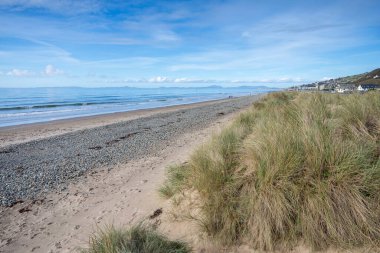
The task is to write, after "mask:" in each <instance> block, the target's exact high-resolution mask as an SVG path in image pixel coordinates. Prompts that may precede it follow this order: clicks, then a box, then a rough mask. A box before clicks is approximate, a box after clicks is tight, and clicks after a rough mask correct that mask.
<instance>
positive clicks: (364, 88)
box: [358, 84, 380, 91]
mask: <svg viewBox="0 0 380 253" xmlns="http://www.w3.org/2000/svg"><path fill="white" fill-rule="evenodd" d="M369 90H380V84H360V85H359V86H358V91H369Z"/></svg>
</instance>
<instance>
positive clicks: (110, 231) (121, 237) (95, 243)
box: [82, 225, 191, 253]
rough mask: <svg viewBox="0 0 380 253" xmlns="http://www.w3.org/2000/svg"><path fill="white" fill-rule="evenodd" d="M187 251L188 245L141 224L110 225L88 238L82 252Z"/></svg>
mask: <svg viewBox="0 0 380 253" xmlns="http://www.w3.org/2000/svg"><path fill="white" fill-rule="evenodd" d="M122 252H123V253H188V252H191V250H190V248H189V246H188V245H187V244H186V243H184V242H180V241H170V240H168V239H167V238H166V237H165V236H163V235H161V234H159V233H158V232H156V231H154V230H153V229H152V228H149V227H145V226H143V225H139V226H135V227H132V228H130V229H128V230H126V229H116V228H114V227H113V226H110V227H108V228H106V229H104V230H99V231H98V233H97V234H95V235H93V236H92V237H91V238H90V246H89V248H88V249H84V250H82V253H122Z"/></svg>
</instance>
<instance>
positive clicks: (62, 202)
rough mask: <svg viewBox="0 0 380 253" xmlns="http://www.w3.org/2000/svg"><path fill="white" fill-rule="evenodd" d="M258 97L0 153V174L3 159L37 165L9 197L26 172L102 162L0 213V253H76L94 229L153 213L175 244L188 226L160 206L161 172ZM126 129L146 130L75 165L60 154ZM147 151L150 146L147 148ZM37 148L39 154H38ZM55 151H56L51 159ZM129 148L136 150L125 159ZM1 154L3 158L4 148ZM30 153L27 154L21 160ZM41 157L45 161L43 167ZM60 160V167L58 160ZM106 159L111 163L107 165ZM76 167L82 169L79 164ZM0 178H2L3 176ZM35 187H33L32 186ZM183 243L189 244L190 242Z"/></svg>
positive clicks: (163, 204) (145, 118) (74, 158)
mask: <svg viewBox="0 0 380 253" xmlns="http://www.w3.org/2000/svg"><path fill="white" fill-rule="evenodd" d="M262 96H264V94H263V95H259V96H250V97H243V98H238V99H229V100H224V101H221V102H208V103H206V104H205V103H202V105H199V104H198V105H189V106H190V107H191V108H184V107H183V106H180V107H176V108H171V111H169V112H162V110H157V111H156V112H155V113H153V115H150V116H146V115H145V114H144V115H145V116H141V115H140V116H141V117H140V118H136V119H133V120H129V121H125V119H124V118H123V121H121V122H118V123H113V124H106V125H104V126H98V127H94V128H88V129H83V130H79V131H72V132H68V133H66V134H62V135H59V136H54V137H47V138H44V139H41V140H34V141H29V142H27V143H21V144H16V145H10V147H12V148H15V149H18V150H15V153H14V155H15V156H13V157H12V153H10V154H4V153H3V154H1V153H0V158H1V159H0V161H3V162H2V164H0V167H3V169H4V168H5V167H7V166H5V164H4V161H5V160H4V157H8V158H7V159H8V162H10V164H14V165H15V164H16V163H15V160H14V159H18V157H19V158H20V160H19V161H16V162H25V161H33V165H35V166H40V165H43V167H41V168H40V169H39V168H37V170H36V171H34V172H33V171H32V170H33V169H34V168H33V167H30V168H29V167H25V168H26V169H30V170H31V171H28V170H24V171H21V173H23V174H22V175H20V174H18V175H16V176H17V177H15V179H16V180H18V179H21V181H20V180H18V181H19V182H17V183H16V184H15V185H16V188H14V189H16V191H18V190H19V187H20V186H22V185H23V184H27V185H28V184H30V182H28V175H27V173H30V172H32V173H31V174H30V175H36V174H35V173H37V174H38V173H43V174H44V176H45V177H46V175H48V173H49V171H50V169H49V168H53V169H56V167H60V165H62V166H61V169H63V170H65V172H66V173H69V169H70V166H72V165H73V164H76V163H77V162H78V161H79V163H83V161H87V162H93V161H94V160H96V159H99V158H100V159H104V158H105V159H106V161H105V163H103V164H97V166H92V165H91V166H89V167H88V168H89V170H88V171H83V174H81V175H71V176H74V178H68V179H67V182H66V183H63V184H60V185H63V186H64V187H62V188H60V189H56V188H54V187H53V188H46V189H48V190H47V191H46V192H43V194H37V195H33V194H32V195H30V196H32V198H26V199H25V200H23V201H20V202H15V203H14V204H13V205H12V206H11V207H5V206H0V238H1V240H0V251H2V252H26V251H28V252H30V251H32V252H50V251H51V252H72V251H75V250H76V249H78V248H77V247H84V246H86V245H87V242H88V238H89V236H90V235H91V234H92V233H93V232H94V230H96V228H104V226H107V225H110V224H115V225H116V226H125V225H127V226H128V225H131V224H135V223H138V222H139V221H141V220H144V219H146V218H147V217H149V216H150V215H151V214H152V213H153V212H154V211H155V210H156V209H158V208H162V209H163V210H164V211H163V212H164V213H163V215H162V216H160V217H158V219H155V220H152V221H153V222H159V223H161V221H162V225H160V227H161V228H160V229H162V230H164V231H166V232H167V234H169V235H170V236H171V237H173V238H178V239H180V238H181V237H183V236H185V234H186V233H185V234H184V231H187V229H188V228H189V227H188V224H185V227H186V228H187V229H184V226H183V225H180V224H177V225H179V226H177V225H174V226H171V225H170V224H171V222H172V221H171V219H172V218H171V214H170V212H169V209H170V205H171V203H170V201H165V200H163V199H161V198H160V197H159V196H158V193H157V189H158V187H159V186H160V185H161V184H162V182H163V181H164V178H165V172H166V168H167V167H168V166H170V165H172V164H175V163H177V164H178V163H183V162H185V161H186V160H187V159H188V157H189V155H190V153H191V152H192V151H193V150H194V148H195V147H197V146H199V145H201V144H202V143H204V142H205V141H207V140H208V139H209V138H210V136H211V135H212V134H214V133H216V132H218V131H220V129H221V128H222V127H224V126H225V125H227V124H229V122H231V120H232V119H233V118H234V117H235V116H236V115H237V114H238V113H240V112H241V111H242V110H244V109H246V108H248V107H249V106H250V105H251V104H252V102H254V101H257V100H258V99H260V98H261V97H262ZM189 106H186V107H189ZM188 114H189V115H188ZM186 115H188V116H186ZM137 117H138V116H137ZM107 122H108V121H107ZM152 124H154V125H152ZM131 125H136V126H137V127H138V128H139V129H144V128H150V129H149V130H148V129H146V131H144V133H138V134H135V135H132V136H131V137H130V138H127V139H126V140H125V141H126V143H124V144H123V143H122V141H120V142H118V143H113V144H115V145H120V146H116V147H106V146H104V147H103V148H102V149H100V150H97V149H87V148H86V150H85V152H88V154H87V155H85V154H84V156H83V160H80V159H79V160H78V158H80V157H82V156H79V157H78V156H76V155H72V156H71V155H70V154H69V153H64V152H74V153H73V154H75V152H76V151H75V149H76V146H77V145H82V139H80V142H72V141H69V140H72V139H67V138H74V139H75V138H83V136H86V135H88V134H93V135H92V136H96V137H94V138H95V139H96V140H95V141H98V139H97V138H100V139H101V138H102V136H103V137H104V135H105V134H110V135H111V136H114V135H117V133H116V132H117V131H118V130H119V129H120V128H122V129H123V128H125V127H131ZM127 132H129V130H128V131H127ZM150 132H151V133H150ZM65 139H66V141H64V140H65ZM85 141H86V139H84V142H85ZM92 141H94V140H91V142H92ZM66 142H67V144H65V143H66ZM127 143H129V144H133V145H132V146H131V145H129V144H127ZM152 144H153V146H150V145H152ZM40 145H41V146H40ZM65 145H66V146H65ZM125 145H127V146H125ZM128 145H129V146H128ZM47 146H48V147H47ZM40 147H46V149H47V150H46V153H45V155H43V153H44V151H42V150H40V149H39V148H40ZM7 148H8V147H7ZM55 148H58V149H59V151H60V152H59V153H58V154H57V153H56V151H55V150H54V149H55ZM113 148H115V149H114V151H112V149H113ZM130 148H132V149H133V148H136V149H135V150H131V152H129V151H128V150H129V149H130ZM0 150H3V151H4V148H3V149H1V148H0ZM26 151H27V152H26ZM34 151H35V153H33V154H30V153H28V152H34ZM115 151H116V152H115ZM41 152H42V154H41ZM102 152H103V153H102ZM126 152H127V153H126ZM141 152H142V153H141ZM127 154H128V155H127ZM115 155H116V156H117V157H119V155H120V156H121V157H123V159H122V160H115V157H113V156H115ZM125 155H127V156H125ZM1 156H3V157H1ZM41 157H42V158H44V159H45V158H46V160H45V161H42V160H41ZM61 158H62V159H63V160H62V161H63V163H61V162H62V161H61V162H60V160H59V159H61ZM109 160H112V161H113V162H112V163H109ZM87 162H86V163H87ZM37 163H41V164H40V165H38V164H37ZM49 163H50V165H49ZM70 164H71V165H70ZM82 165H85V164H80V166H82ZM13 169H14V168H13ZM16 170H17V168H16ZM0 172H3V171H0ZM53 172H54V173H53V175H54V177H53V178H56V177H57V174H56V172H58V171H57V170H53ZM18 173H20V171H19V172H18ZM74 174H75V173H74ZM0 178H7V177H4V175H2V176H1V177H0ZM11 179H12V178H11ZM33 182H34V180H33ZM3 183H4V182H3ZM7 183H9V182H7ZM40 185H41V184H39V183H37V186H40ZM16 191H15V192H16ZM24 196H27V195H24ZM33 196H35V197H33ZM148 220H149V218H148ZM195 234H196V233H194V235H195ZM189 240H190V241H191V240H195V241H196V240H197V238H196V237H194V238H189Z"/></svg>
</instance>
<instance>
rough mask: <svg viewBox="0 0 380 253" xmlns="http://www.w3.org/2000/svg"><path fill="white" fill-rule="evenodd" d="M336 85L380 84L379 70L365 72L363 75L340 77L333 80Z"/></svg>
mask: <svg viewBox="0 0 380 253" xmlns="http://www.w3.org/2000/svg"><path fill="white" fill-rule="evenodd" d="M334 80H335V81H336V83H338V84H339V83H350V84H355V85H359V84H380V68H378V69H375V70H372V71H371V72H366V73H363V74H358V75H352V76H346V77H340V78H336V79H334Z"/></svg>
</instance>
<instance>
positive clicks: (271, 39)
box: [0, 0, 380, 87]
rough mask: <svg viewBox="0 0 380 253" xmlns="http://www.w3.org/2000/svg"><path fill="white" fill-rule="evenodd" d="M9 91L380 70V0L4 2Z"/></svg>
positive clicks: (278, 81)
mask: <svg viewBox="0 0 380 253" xmlns="http://www.w3.org/2000/svg"><path fill="white" fill-rule="evenodd" d="M0 41H1V43H0V87H36V86H86V87H99V86H125V85H128V86H141V87H144V86H170V85H172V86H190V85H193V83H198V85H201V84H204V83H219V82H221V83H223V84H224V85H238V84H241V83H245V84H247V83H248V84H255V85H270V86H277V87H285V86H288V85H289V84H293V83H304V82H310V81H315V80H322V79H326V78H331V77H339V76H344V75H350V74H356V73H361V72H366V71H370V70H372V69H374V68H377V67H380V64H379V63H380V60H379V59H380V15H379V1H378V0H373V1H372V0H361V1H358V0H345V1H334V0H330V1H323V0H322V1H306V0H303V1H296V0H281V1H277V0H276V1H274V0H272V1H271V0H266V1H261V0H258V1H254V0H251V1H238V0H237V1H100V0H81V1H78V0H67V1H58V0H56V1H54V0H0Z"/></svg>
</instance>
